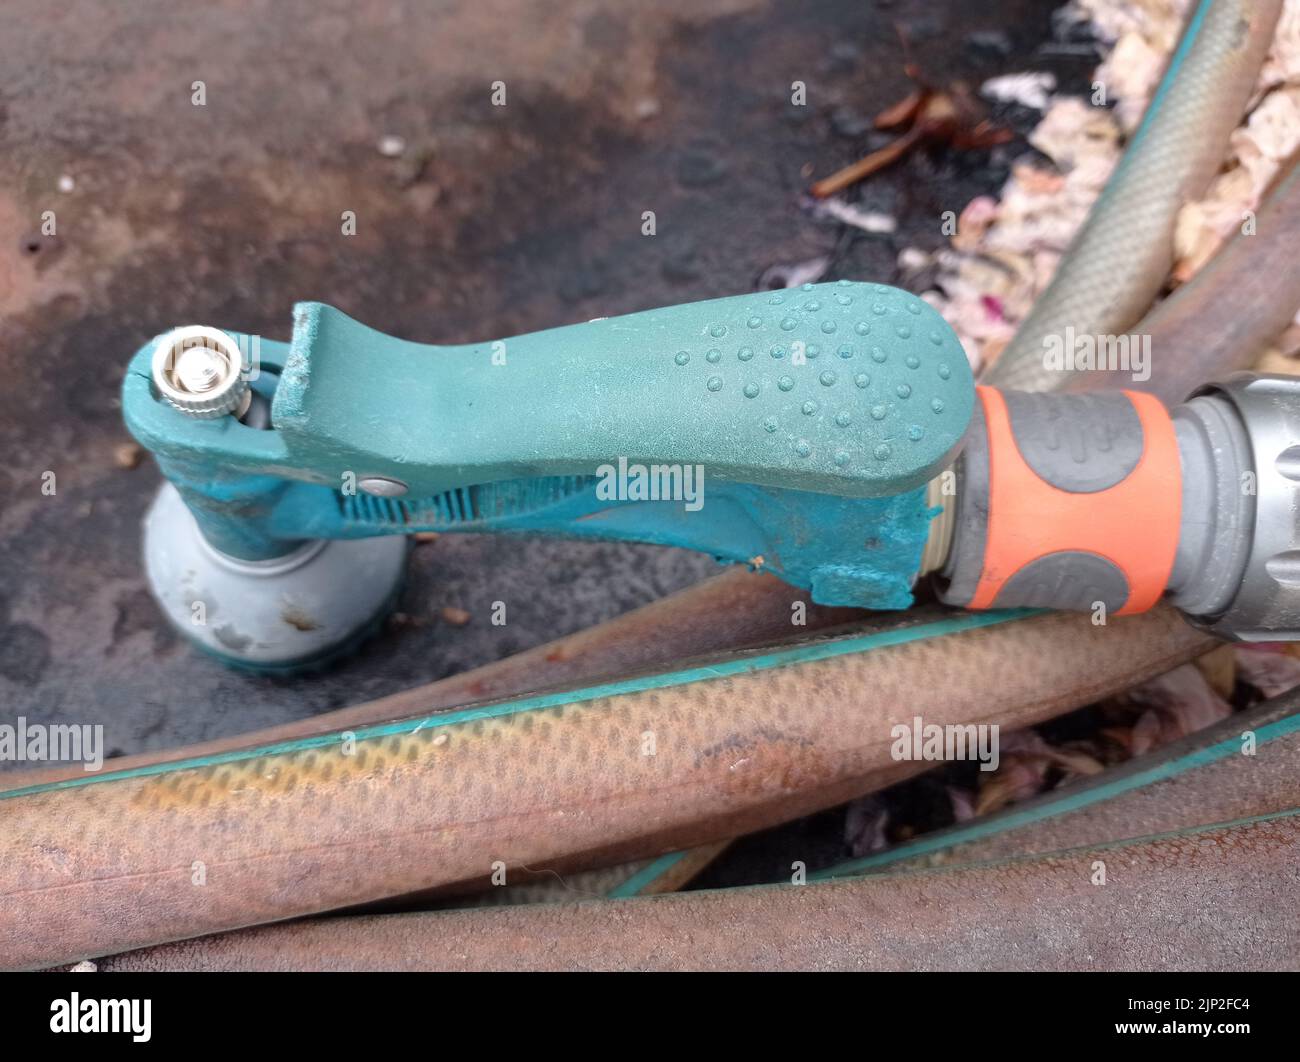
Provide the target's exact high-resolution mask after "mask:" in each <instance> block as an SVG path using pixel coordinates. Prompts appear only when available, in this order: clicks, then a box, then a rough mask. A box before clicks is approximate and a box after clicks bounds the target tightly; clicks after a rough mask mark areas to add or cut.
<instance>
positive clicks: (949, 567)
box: [940, 387, 1181, 615]
mask: <svg viewBox="0 0 1300 1062" xmlns="http://www.w3.org/2000/svg"><path fill="white" fill-rule="evenodd" d="M978 392H979V401H978V402H977V403H976V414H975V417H974V418H973V419H972V422H971V430H970V433H969V435H968V441H967V445H966V449H965V451H964V452H963V454H962V456H961V459H960V461H959V465H958V479H959V486H958V491H957V506H956V519H955V523H956V527H955V531H954V535H953V545H952V549H951V550H950V551H949V555H948V561H947V564H946V565H945V566H944V569H943V572H942V576H943V579H944V580H945V581H946V586H941V590H940V593H941V596H942V598H943V599H944V600H945V601H946V602H948V603H949V604H953V605H963V606H965V607H967V608H978V609H984V608H1014V607H1022V606H1030V607H1044V608H1062V609H1082V610H1094V611H1096V610H1099V609H1102V608H1104V610H1105V613H1107V614H1114V615H1124V614H1127V613H1131V612H1143V611H1145V610H1146V609H1149V608H1150V607H1151V606H1152V605H1154V604H1155V603H1156V602H1157V601H1158V600H1159V599H1160V596H1161V594H1162V593H1164V590H1165V587H1166V585H1167V584H1168V581H1169V576H1170V572H1171V570H1172V568H1173V565H1174V558H1175V553H1176V550H1177V546H1178V541H1179V516H1180V511H1181V494H1180V489H1181V488H1180V477H1179V467H1180V466H1179V456H1178V442H1177V438H1176V436H1175V432H1174V427H1173V424H1172V422H1171V420H1170V417H1169V414H1168V412H1167V411H1166V410H1165V408H1164V406H1163V405H1161V403H1160V401H1159V399H1156V398H1154V397H1153V396H1151V395H1144V394H1137V393H1133V392H1127V391H1125V392H1113V393H1108V394H1097V395H1056V394H1026V393H1021V392H1015V391H1011V392H1007V393H1005V394H1004V393H1003V392H1001V391H998V390H996V389H995V388H991V387H980V388H978Z"/></svg>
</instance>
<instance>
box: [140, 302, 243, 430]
mask: <svg viewBox="0 0 1300 1062" xmlns="http://www.w3.org/2000/svg"><path fill="white" fill-rule="evenodd" d="M153 382H154V385H155V386H156V387H157V388H158V390H159V392H160V393H161V394H162V396H163V398H165V399H166V400H167V401H168V402H169V403H170V404H171V405H172V406H174V407H175V408H176V409H178V410H180V411H181V412H182V413H184V414H186V415H187V416H191V417H197V418H199V419H202V420H206V419H213V418H216V417H222V416H225V415H226V414H227V413H234V414H235V415H236V416H243V414H244V412H245V411H246V410H247V409H248V404H249V402H250V401H251V400H252V392H251V391H250V390H249V389H248V381H247V380H246V379H245V378H244V375H243V356H242V354H241V353H240V350H239V345H238V344H237V343H236V342H235V341H234V340H233V339H232V338H231V337H230V336H229V335H227V334H226V333H225V332H222V331H220V330H219V329H216V328H207V327H205V326H203V325H187V326H186V327H184V328H177V329H175V330H173V331H171V332H168V333H167V334H166V335H165V336H162V337H161V338H160V339H159V340H158V345H157V347H155V348H154V355H153Z"/></svg>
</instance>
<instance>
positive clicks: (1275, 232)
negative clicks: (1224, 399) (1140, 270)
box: [1069, 155, 1300, 405]
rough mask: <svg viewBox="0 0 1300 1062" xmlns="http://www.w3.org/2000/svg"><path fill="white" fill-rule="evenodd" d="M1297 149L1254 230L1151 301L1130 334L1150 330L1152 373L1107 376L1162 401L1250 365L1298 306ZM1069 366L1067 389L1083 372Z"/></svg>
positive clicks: (1083, 379)
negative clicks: (1166, 294) (1164, 296)
mask: <svg viewBox="0 0 1300 1062" xmlns="http://www.w3.org/2000/svg"><path fill="white" fill-rule="evenodd" d="M1297 247H1300V155H1296V156H1295V157H1293V158H1292V159H1291V160H1290V162H1289V163H1288V164H1287V166H1286V167H1285V169H1284V170H1283V171H1282V174H1281V176H1280V179H1279V180H1278V181H1276V182H1275V184H1274V186H1273V189H1272V191H1271V192H1270V194H1269V195H1268V196H1267V197H1266V198H1265V200H1264V203H1263V205H1262V206H1261V207H1260V209H1259V213H1258V215H1257V216H1256V219H1255V232H1254V234H1253V235H1246V234H1245V233H1238V234H1237V235H1236V236H1234V237H1233V239H1232V240H1230V241H1229V242H1228V243H1227V244H1226V245H1225V246H1224V247H1223V248H1222V249H1220V251H1219V252H1218V253H1217V254H1216V255H1215V256H1214V257H1213V258H1212V259H1211V260H1210V261H1209V263H1207V264H1206V265H1205V266H1204V267H1203V268H1202V269H1201V270H1200V271H1199V272H1198V273H1197V274H1196V276H1195V277H1193V278H1192V279H1191V280H1190V281H1188V282H1187V283H1186V284H1184V285H1183V286H1182V287H1181V288H1179V289H1178V290H1177V291H1175V292H1174V293H1173V294H1172V295H1170V296H1169V298H1167V299H1165V300H1164V301H1163V302H1161V303H1160V304H1159V305H1158V306H1156V307H1155V309H1153V310H1152V311H1151V312H1150V313H1149V314H1147V315H1146V317H1144V318H1143V319H1142V321H1141V322H1140V323H1139V324H1137V325H1136V326H1135V327H1134V329H1133V333H1134V334H1135V335H1138V336H1146V335H1149V336H1150V337H1151V361H1152V370H1153V371H1152V374H1151V378H1150V379H1149V380H1146V381H1130V380H1129V379H1128V378H1127V377H1120V378H1119V379H1117V380H1113V381H1109V382H1113V383H1117V384H1122V385H1123V386H1124V387H1127V388H1130V389H1133V390H1138V391H1149V392H1151V393H1152V394H1155V395H1158V396H1159V397H1160V398H1162V399H1164V401H1165V402H1166V403H1167V404H1169V405H1174V404H1176V403H1178V402H1181V401H1182V400H1183V399H1185V398H1186V397H1187V396H1188V395H1189V394H1190V393H1191V392H1192V391H1193V390H1194V389H1196V388H1197V387H1199V386H1201V385H1202V384H1205V383H1208V382H1210V381H1212V380H1216V379H1219V378H1221V377H1222V376H1223V375H1224V374H1226V373H1228V372H1231V371H1233V370H1235V369H1246V368H1249V367H1250V366H1251V365H1252V364H1254V362H1255V361H1256V359H1257V358H1258V357H1259V356H1260V355H1261V354H1262V353H1263V352H1264V351H1265V349H1266V348H1267V347H1268V345H1269V343H1271V342H1272V341H1273V340H1275V339H1276V338H1277V337H1278V336H1279V335H1281V334H1282V332H1283V330H1284V329H1285V328H1286V327H1287V325H1288V324H1289V323H1290V322H1291V320H1292V318H1294V317H1295V314H1296V311H1297V310H1300V268H1297V266H1296V248H1297ZM1116 375H1117V374H1115V373H1086V372H1085V373H1076V374H1075V377H1074V378H1073V379H1071V380H1070V384H1069V386H1070V388H1071V389H1072V390H1086V389H1089V385H1091V384H1094V383H1095V382H1096V381H1095V380H1093V379H1090V377H1097V376H1108V377H1115V376H1116Z"/></svg>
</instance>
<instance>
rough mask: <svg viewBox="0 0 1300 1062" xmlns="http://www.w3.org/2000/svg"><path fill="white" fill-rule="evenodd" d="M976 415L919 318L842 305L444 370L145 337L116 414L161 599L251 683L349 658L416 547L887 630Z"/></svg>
mask: <svg viewBox="0 0 1300 1062" xmlns="http://www.w3.org/2000/svg"><path fill="white" fill-rule="evenodd" d="M253 370H255V371H253ZM974 403H975V389H974V382H973V380H972V377H971V373H970V369H969V367H968V364H967V360H966V357H965V355H964V353H963V351H962V349H961V347H960V345H959V343H958V341H957V339H956V337H955V335H954V334H953V332H952V331H951V329H950V328H949V327H948V326H947V324H946V323H945V322H944V321H943V320H942V318H941V317H940V316H939V315H938V314H937V313H936V312H935V311H934V310H933V309H931V308H930V307H929V306H928V305H927V304H926V303H924V302H923V301H922V300H920V299H918V298H916V297H915V296H913V295H911V294H909V293H907V292H903V291H899V290H897V289H893V288H889V287H886V286H883V285H878V284H864V283H851V282H848V281H840V282H838V283H834V284H819V285H804V286H803V287H802V288H799V289H790V290H785V291H779V292H760V293H754V294H749V295H739V296H734V297H731V298H725V299H716V300H712V301H708V302H698V303H691V304H687V305H682V306H673V307H668V308H666V309H662V310H648V311H645V312H642V313H635V314H629V315H627V316H623V317H614V318H605V319H600V320H595V321H591V322H588V323H586V324H579V325H571V326H568V327H564V328H557V329H553V330H550V331H545V332H538V333H533V334H530V335H524V336H517V337H514V338H510V339H504V340H498V341H493V342H483V343H472V344H466V345H459V346H445V347H442V346H427V345H422V344H418V343H413V342H408V341H406V340H401V339H396V338H393V337H391V336H387V335H384V334H382V333H380V332H377V331H374V330H372V329H370V328H368V327H366V326H364V325H362V324H359V323H358V322H356V321H353V320H352V319H350V318H349V317H347V316H346V315H344V314H343V313H341V312H339V311H338V310H335V309H332V308H330V307H328V306H324V305H321V304H319V303H303V304H300V305H299V306H297V307H296V308H295V311H294V326H293V336H292V339H291V341H290V342H289V343H288V344H284V343H278V342H273V341H270V340H259V339H257V338H256V337H251V336H246V335H241V334H239V333H232V332H223V331H219V330H216V329H211V328H200V327H190V328H184V329H178V330H176V331H175V332H172V333H168V334H167V335H164V336H162V337H159V338H158V339H156V340H154V341H152V342H151V343H149V344H147V345H146V346H145V347H144V348H142V349H141V350H140V351H139V352H138V353H137V354H136V356H135V358H134V359H133V360H132V362H131V365H130V368H129V370H128V373H127V377H126V381H125V384H124V391H123V409H124V413H125V416H126V420H127V424H128V426H129V427H130V430H131V431H132V433H133V434H134V435H135V437H136V438H137V439H138V440H139V441H140V442H141V443H142V444H143V445H144V446H145V447H147V448H148V449H149V450H150V451H151V452H152V453H153V455H154V457H155V459H156V460H157V462H158V465H159V467H160V468H161V470H162V472H163V474H164V475H165V477H166V478H167V481H168V482H167V483H166V484H164V486H163V489H162V491H161V492H160V495H159V497H158V499H157V500H156V501H155V503H154V506H153V508H152V509H151V511H150V515H149V517H148V519H147V521H146V551H145V552H146V563H147V567H148V573H149V578H150V581H151V585H152V588H153V590H154V593H155V595H156V596H157V598H158V600H159V601H160V603H161V604H162V606H163V608H164V610H165V611H166V613H167V615H168V616H169V617H170V618H171V619H172V620H173V622H175V623H176V624H177V625H178V626H180V627H181V629H182V630H184V631H185V632H186V633H187V634H189V635H190V636H191V637H192V638H194V639H195V640H196V641H198V642H199V643H200V644H201V645H203V646H204V647H205V648H207V649H209V650H211V651H212V652H215V653H217V654H219V655H221V656H222V657H224V658H226V659H228V660H230V661H232V662H236V663H240V664H244V665H249V666H253V667H258V668H263V669H278V668H291V667H296V666H299V665H301V664H305V663H310V662H312V661H315V660H319V659H323V658H325V657H327V656H329V655H330V654H331V653H334V652H337V651H338V650H339V649H341V648H344V647H345V646H346V645H348V644H349V643H351V642H353V641H355V640H356V639H357V638H358V637H360V636H361V635H362V634H364V632H365V631H366V630H367V629H369V628H370V627H371V626H372V625H373V624H374V623H375V621H376V620H377V619H378V618H380V617H382V615H383V613H384V612H385V610H386V609H387V608H388V606H389V605H390V604H391V602H392V600H393V598H394V595H395V593H396V590H397V588H398V585H399V583H400V579H401V574H402V569H403V566H404V560H405V536H406V535H409V534H411V533H413V532H416V531H421V530H436V531H467V532H468V531H473V532H482V531H501V532H519V533H534V534H538V533H540V534H555V535H564V536H569V537H575V538H591V537H595V538H608V539H622V540H630V541H641V542H649V543H656V544H662V545H672V546H682V547H687V548H691V549H696V550H701V551H703V552H706V553H709V554H712V555H713V556H715V557H717V558H718V559H719V560H721V561H724V562H729V563H737V562H740V563H753V564H760V565H762V566H763V567H765V568H767V569H769V570H771V571H773V572H774V573H776V574H777V575H779V576H781V577H782V578H784V579H786V580H787V581H789V582H791V583H793V584H796V585H798V586H802V587H807V588H808V589H809V590H810V591H811V593H812V596H813V598H814V599H815V600H817V601H819V602H822V603H825V604H832V605H860V606H866V607H874V608H902V607H905V606H906V605H908V604H909V603H910V601H911V586H912V582H913V580H914V579H915V577H916V573H917V571H918V569H919V568H920V566H921V554H922V550H923V548H924V546H925V545H926V540H927V536H928V535H929V531H930V524H931V518H932V516H933V515H934V513H935V511H936V510H935V507H934V506H933V505H932V504H931V503H930V500H928V499H927V484H928V483H929V482H930V481H931V480H932V479H933V478H934V477H935V476H936V475H937V474H938V473H939V472H940V471H942V470H943V469H944V468H945V467H946V466H948V465H949V464H950V463H951V462H952V460H953V458H954V456H955V455H956V453H957V451H958V449H959V447H960V445H961V442H962V439H963V436H964V434H965V433H966V431H967V427H968V424H969V423H970V420H971V415H972V410H973V408H974Z"/></svg>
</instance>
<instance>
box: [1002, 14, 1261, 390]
mask: <svg viewBox="0 0 1300 1062" xmlns="http://www.w3.org/2000/svg"><path fill="white" fill-rule="evenodd" d="M1281 8H1282V2H1281V0H1201V3H1200V4H1199V5H1198V7H1197V8H1196V10H1195V12H1194V13H1193V15H1192V20H1191V22H1190V23H1189V26H1188V29H1187V30H1186V31H1185V33H1184V35H1183V40H1182V41H1181V42H1180V44H1179V47H1178V50H1177V51H1176V52H1175V53H1174V56H1173V58H1172V59H1171V61H1170V66H1169V69H1168V71H1167V72H1166V74H1165V77H1164V79H1163V80H1162V81H1161V85H1160V88H1159V89H1158V90H1157V92H1156V95H1155V97H1154V98H1153V99H1152V101H1151V103H1150V105H1149V106H1148V108H1147V113H1146V115H1145V116H1144V117H1143V121H1142V125H1141V127H1140V128H1139V129H1138V131H1137V133H1136V134H1135V135H1134V138H1133V141H1132V143H1131V144H1130V145H1129V147H1128V149H1127V151H1126V152H1125V154H1124V157H1123V159H1122V160H1121V161H1120V164H1119V166H1118V167H1117V168H1116V170H1115V173H1114V175H1113V176H1112V177H1111V179H1110V182H1109V183H1108V184H1107V186H1106V189H1105V191H1103V192H1102V195H1101V198H1100V199H1098V200H1097V203H1096V205H1095V206H1094V207H1093V209H1092V212H1091V213H1090V214H1089V215H1088V219H1087V221H1085V222H1084V225H1083V227H1082V228H1081V229H1080V230H1079V233H1078V235H1077V236H1076V237H1075V239H1074V242H1073V243H1072V244H1071V245H1070V248H1069V250H1068V251H1067V252H1066V254H1065V257H1064V258H1062V260H1061V263H1060V265H1059V266H1058V268H1057V270H1056V275H1055V276H1054V277H1053V278H1052V282H1051V284H1050V285H1049V286H1048V288H1047V290H1046V291H1044V292H1043V294H1042V295H1040V296H1039V297H1038V299H1037V300H1036V301H1035V302H1034V306H1033V309H1032V310H1031V311H1030V314H1029V316H1028V317H1027V318H1025V320H1024V321H1023V322H1022V324H1021V325H1020V328H1019V329H1018V330H1017V332H1016V334H1015V336H1014V337H1013V338H1012V340H1011V342H1010V343H1009V344H1008V345H1007V347H1006V349H1005V350H1004V351H1003V352H1002V354H1001V355H1000V356H999V357H998V359H997V361H996V362H994V363H993V365H992V366H991V367H990V369H989V371H988V373H987V374H986V377H985V382H986V383H991V384H995V385H996V386H998V387H1003V388H1006V389H1009V390H1022V391H1046V390H1054V389H1056V388H1057V387H1059V386H1060V385H1061V381H1060V376H1061V374H1060V372H1059V371H1054V370H1050V369H1048V368H1046V367H1045V366H1044V363H1043V353H1044V347H1043V340H1044V338H1045V337H1047V336H1056V337H1062V336H1064V335H1065V332H1066V329H1067V328H1072V329H1073V330H1074V332H1075V334H1076V335H1080V336H1084V335H1090V336H1109V335H1123V334H1127V333H1128V332H1129V330H1130V328H1131V326H1132V325H1133V324H1134V322H1136V321H1137V320H1138V319H1139V318H1140V317H1141V316H1142V314H1143V313H1144V312H1145V311H1146V310H1147V309H1148V308H1149V307H1150V305H1151V302H1152V300H1153V299H1154V298H1155V296H1156V294H1157V293H1158V292H1159V291H1160V288H1161V286H1162V285H1163V284H1164V282H1165V279H1166V278H1167V277H1168V275H1169V270H1170V267H1171V266H1172V264H1173V254H1174V225H1175V222H1176V221H1177V217H1178V211H1179V209H1180V208H1181V207H1182V206H1183V204H1184V203H1186V202H1188V201H1190V200H1193V199H1196V198H1198V197H1199V196H1201V195H1202V194H1203V193H1204V191H1205V188H1206V187H1207V185H1208V184H1209V181H1210V178H1211V177H1213V176H1214V173H1215V172H1216V171H1217V170H1218V168H1219V167H1220V166H1221V165H1222V164H1223V156H1224V150H1225V145H1226V144H1227V141H1228V135H1229V134H1230V133H1231V132H1232V130H1233V129H1234V128H1236V126H1237V123H1238V122H1239V121H1240V119H1241V115H1242V111H1243V110H1244V109H1245V106H1246V102H1247V100H1248V99H1249V98H1250V94H1251V91H1252V89H1253V88H1254V86H1255V80H1256V77H1257V76H1258V73H1259V69H1260V67H1261V65H1262V64H1263V61H1264V56H1265V55H1266V53H1267V51H1268V45H1269V41H1270V40H1271V39H1272V37H1273V30H1274V27H1275V26H1276V24H1277V20H1278V15H1279V13H1280V12H1281Z"/></svg>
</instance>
